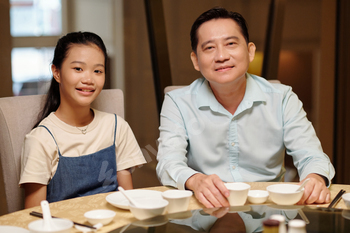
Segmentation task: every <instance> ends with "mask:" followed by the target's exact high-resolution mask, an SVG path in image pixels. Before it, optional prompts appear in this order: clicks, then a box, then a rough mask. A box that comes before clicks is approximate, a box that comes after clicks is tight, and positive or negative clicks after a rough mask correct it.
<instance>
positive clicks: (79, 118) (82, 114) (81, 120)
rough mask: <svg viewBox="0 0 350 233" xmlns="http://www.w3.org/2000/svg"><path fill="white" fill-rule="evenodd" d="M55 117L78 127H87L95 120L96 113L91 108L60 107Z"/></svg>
mask: <svg viewBox="0 0 350 233" xmlns="http://www.w3.org/2000/svg"><path fill="white" fill-rule="evenodd" d="M55 115H56V116H57V117H58V118H59V119H60V120H61V121H63V122H65V123H67V124H69V125H72V126H76V127H83V126H86V125H88V124H90V123H91V122H92V120H93V119H94V112H93V111H92V109H91V108H90V106H87V107H80V108H72V107H68V106H66V107H62V106H61V105H60V106H59V107H58V109H57V110H56V112H55Z"/></svg>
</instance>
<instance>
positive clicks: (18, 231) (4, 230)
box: [0, 226, 29, 233]
mask: <svg viewBox="0 0 350 233" xmlns="http://www.w3.org/2000/svg"><path fill="white" fill-rule="evenodd" d="M9 232H11V233H29V230H27V229H24V228H22V227H14V226H0V233H9Z"/></svg>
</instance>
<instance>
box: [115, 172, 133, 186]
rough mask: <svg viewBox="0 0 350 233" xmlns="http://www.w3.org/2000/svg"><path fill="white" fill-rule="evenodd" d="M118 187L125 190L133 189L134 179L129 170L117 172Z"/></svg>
mask: <svg viewBox="0 0 350 233" xmlns="http://www.w3.org/2000/svg"><path fill="white" fill-rule="evenodd" d="M117 181H118V185H119V186H122V187H123V189H133V186H132V177H131V173H130V171H129V169H127V170H121V171H117Z"/></svg>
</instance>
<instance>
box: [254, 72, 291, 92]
mask: <svg viewBox="0 0 350 233" xmlns="http://www.w3.org/2000/svg"><path fill="white" fill-rule="evenodd" d="M249 76H250V77H251V78H252V80H253V82H255V83H256V84H258V85H259V87H260V89H261V90H262V91H263V92H265V93H275V94H276V93H277V94H282V95H285V94H286V93H287V92H290V91H291V90H292V87H291V86H288V85H286V84H283V83H282V82H281V81H280V80H277V79H272V80H267V79H265V78H263V77H260V76H258V75H254V74H249Z"/></svg>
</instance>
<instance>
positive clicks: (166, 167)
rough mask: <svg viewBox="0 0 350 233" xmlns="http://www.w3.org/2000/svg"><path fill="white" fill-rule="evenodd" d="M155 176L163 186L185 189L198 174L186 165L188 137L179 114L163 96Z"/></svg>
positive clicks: (169, 100)
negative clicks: (187, 182) (188, 181)
mask: <svg viewBox="0 0 350 233" xmlns="http://www.w3.org/2000/svg"><path fill="white" fill-rule="evenodd" d="M159 131H160V136H159V139H158V142H159V145H158V154H157V160H158V164H157V168H156V171H157V176H158V179H159V180H160V182H161V183H162V184H163V185H169V186H173V187H177V188H178V189H185V183H186V181H187V179H188V178H190V177H191V176H193V175H194V174H196V173H198V172H197V171H195V170H193V169H192V168H190V167H188V165H187V157H186V155H187V146H188V136H187V132H186V128H185V125H184V119H183V118H182V116H181V112H180V110H179V108H178V106H177V105H176V103H175V102H174V100H173V99H172V98H171V97H170V96H169V95H165V99H164V102H163V107H162V111H161V114H160V127H159Z"/></svg>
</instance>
